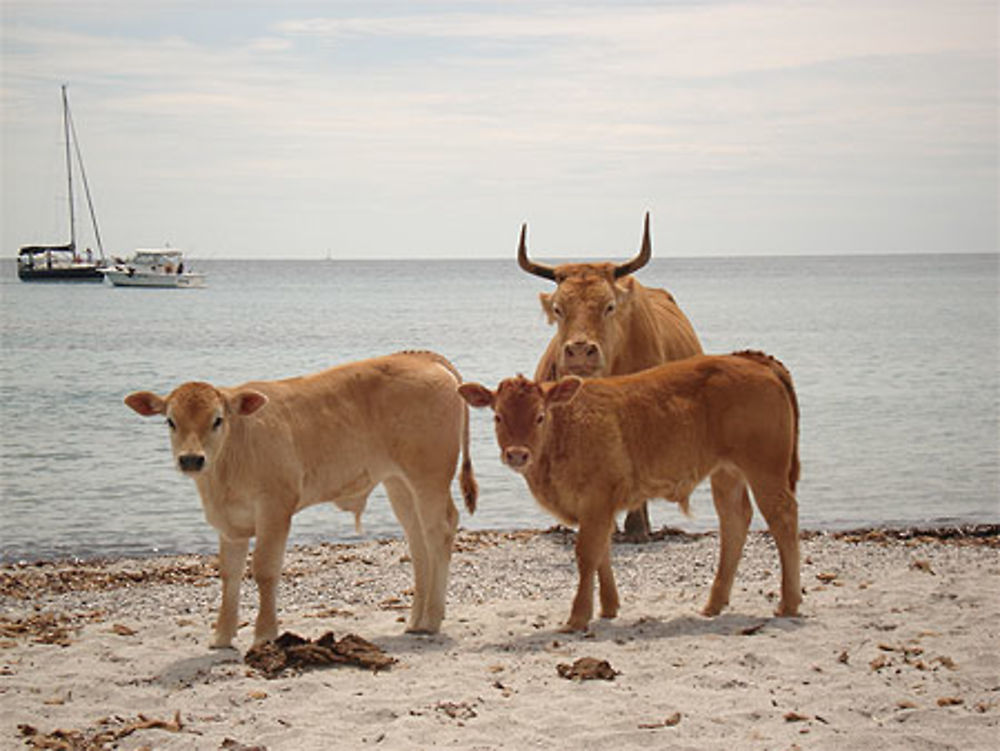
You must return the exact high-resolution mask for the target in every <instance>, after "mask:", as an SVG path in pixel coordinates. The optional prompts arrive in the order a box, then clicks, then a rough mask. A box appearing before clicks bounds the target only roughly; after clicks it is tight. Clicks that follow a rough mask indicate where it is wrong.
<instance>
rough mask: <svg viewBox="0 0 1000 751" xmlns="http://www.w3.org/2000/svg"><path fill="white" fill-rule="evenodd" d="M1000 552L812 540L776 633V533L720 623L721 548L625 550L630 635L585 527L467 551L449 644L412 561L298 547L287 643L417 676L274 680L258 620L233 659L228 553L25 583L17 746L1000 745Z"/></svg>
mask: <svg viewBox="0 0 1000 751" xmlns="http://www.w3.org/2000/svg"><path fill="white" fill-rule="evenodd" d="M980 532H981V533H982V530H980ZM998 544H1000V539H998V537H997V532H996V529H995V528H994V529H993V530H991V531H987V532H986V533H985V534H980V535H979V536H975V537H971V536H968V535H965V536H962V535H960V536H958V537H953V538H950V539H940V538H939V537H929V536H928V537H923V536H920V535H912V534H902V535H895V534H884V533H872V534H867V535H866V534H864V533H856V534H846V535H845V534H840V535H831V534H810V535H806V536H805V539H803V542H802V553H803V571H802V580H803V584H804V587H805V590H806V591H805V599H804V603H803V608H802V616H801V617H800V618H794V619H775V618H772V617H771V610H772V608H773V606H774V603H775V602H776V591H777V587H778V577H777V571H778V562H777V554H776V552H775V550H774V548H773V545H772V542H771V540H770V538H769V537H768V536H767V535H766V534H762V533H752V534H751V538H750V540H749V541H748V543H747V549H746V552H745V554H744V558H743V561H742V563H741V566H740V571H739V573H738V575H737V579H736V586H735V588H734V593H733V601H732V603H731V606H730V608H729V609H728V610H727V611H726V612H725V613H724V614H723V615H721V616H719V617H717V618H712V619H709V618H704V617H702V616H700V615H699V614H698V611H699V609H700V608H701V606H702V605H703V604H704V602H705V600H706V598H707V596H708V588H709V584H710V582H711V578H712V574H713V571H714V566H715V557H716V554H717V539H716V537H715V536H714V535H707V536H700V537H691V536H681V535H677V536H673V535H668V536H666V537H665V538H664V539H662V540H660V541H657V542H652V543H647V544H643V545H631V544H617V545H615V547H614V552H613V555H614V559H613V566H614V570H615V573H616V576H617V580H618V586H619V591H620V593H621V598H622V608H621V614H620V616H619V617H618V618H617V619H615V620H605V621H597V622H595V623H594V624H593V626H592V628H591V630H590V631H589V632H588V633H586V634H582V635H566V634H562V633H559V631H558V628H559V626H560V625H561V624H562V622H563V621H564V620H565V618H566V616H567V614H568V611H569V604H570V599H571V597H572V594H573V590H574V586H575V581H576V572H575V566H574V561H573V554H572V536H571V534H570V533H567V532H566V531H560V530H556V531H549V532H546V533H541V532H528V531H526V532H514V533H499V532H485V533H482V532H480V533H469V532H460V534H459V536H458V540H457V544H456V551H455V553H454V556H453V559H452V567H451V583H450V587H449V597H448V613H447V616H446V619H445V623H444V626H443V629H442V632H441V633H440V634H438V635H435V636H415V635H406V634H404V633H403V625H404V624H403V622H402V621H403V619H404V617H405V615H406V612H407V608H408V604H409V597H410V593H409V587H410V586H411V583H412V580H411V573H410V564H409V560H408V557H407V551H406V546H405V544H404V543H403V542H402V541H400V540H372V541H368V542H364V543H361V544H357V545H349V546H348V545H323V546H318V547H309V548H295V549H293V550H290V551H289V554H288V556H287V559H286V564H285V576H284V579H283V582H282V588H281V591H280V594H279V612H280V616H281V619H282V621H281V628H282V630H287V631H291V632H294V633H296V634H299V635H301V636H303V637H306V638H309V639H316V638H318V637H320V636H321V635H322V634H324V633H326V632H333V633H334V635H335V637H336V638H338V639H339V638H341V637H343V636H346V635H347V634H350V633H353V634H357V635H359V636H361V637H363V638H364V639H367V640H369V641H371V642H373V643H374V644H376V645H377V646H378V647H380V648H381V649H382V650H383V651H384V652H385V653H386V654H387V655H388V656H389V657H391V658H393V659H395V661H396V662H395V663H394V664H392V665H391V666H390V667H388V668H386V669H383V670H379V671H372V670H368V669H363V668H359V667H354V666H344V665H333V666H326V667H315V668H308V669H292V670H288V671H285V672H283V673H281V674H280V675H278V676H277V677H273V678H272V677H268V676H266V675H264V674H263V673H262V672H261V671H260V670H258V669H255V668H253V667H251V666H249V665H247V664H246V663H245V662H244V660H243V658H244V653H245V651H246V650H247V648H248V647H249V642H250V638H251V632H252V627H251V626H246V625H244V627H243V628H242V629H241V630H240V633H239V637H238V639H237V644H238V647H239V649H238V650H221V651H210V650H209V649H208V647H207V645H208V642H209V638H210V633H211V624H212V622H213V620H214V617H215V609H216V607H217V604H218V597H219V593H218V583H217V580H216V576H215V567H214V560H213V559H212V558H211V557H198V556H185V557H171V558H154V559H145V560H122V561H111V562H100V563H84V564H76V565H71V564H65V563H43V564H36V565H24V566H6V567H2V568H0V608H2V609H0V647H2V648H0V715H2V718H3V722H2V723H0V748H5V749H6V748H11V749H17V748H45V749H97V748H119V749H129V750H134V749H244V751H247V750H249V749H268V750H269V751H279V750H284V749H289V750H291V749H333V748H337V749H345V748H393V749H396V748H403V749H407V748H413V749H424V748H429V747H449V748H462V749H493V748H509V749H524V748H541V749H561V748H570V747H572V748H581V749H586V748H609V747H610V748H676V749H701V750H703V749H726V751H730V750H731V749H734V748H740V749H744V748H747V749H797V748H801V749H847V748H871V747H878V748H879V749H883V750H884V749H924V748H926V749H932V748H933V749H946V748H956V749H958V748H961V749H964V750H967V749H986V748H995V747H996V746H995V744H996V742H997V739H998V738H1000V556H998V547H997V546H998ZM255 614H256V590H255V588H254V586H253V583H252V581H249V580H248V581H247V582H246V583H245V585H244V594H243V611H242V615H243V619H244V621H252V618H253V617H254V616H255ZM581 658H593V659H594V660H596V661H606V662H607V663H608V664H607V665H606V666H604V671H603V672H604V677H603V678H595V679H593V680H580V679H576V680H574V679H571V678H567V677H564V676H563V675H562V674H561V673H566V674H570V669H571V668H572V666H573V665H574V664H575V663H576V662H577V661H578V660H580V659H581ZM560 666H564V667H562V669H561V670H560Z"/></svg>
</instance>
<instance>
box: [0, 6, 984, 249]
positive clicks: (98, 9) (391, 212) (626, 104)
mask: <svg viewBox="0 0 1000 751" xmlns="http://www.w3.org/2000/svg"><path fill="white" fill-rule="evenodd" d="M0 7H2V13H3V15H2V51H0V58H2V59H0V62H2V91H0V120H2V122H0V126H2V130H0V133H2V173H3V176H2V194H3V195H2V217H0V218H2V237H3V254H4V255H5V256H9V257H13V256H14V255H15V253H16V249H17V247H18V246H19V245H22V244H27V243H39V242H56V241H62V240H63V239H64V236H65V235H66V234H67V230H66V224H67V220H66V217H65V210H64V205H63V203H64V201H65V185H64V177H63V172H62V170H63V164H62V161H61V158H62V156H61V152H60V148H61V145H60V139H61V123H60V116H61V115H60V106H61V105H60V100H59V85H60V84H62V83H67V84H69V92H70V102H71V107H72V110H73V114H74V117H75V121H76V127H77V132H78V134H79V137H80V142H81V147H82V149H83V156H84V160H85V164H86V168H87V173H88V178H89V180H90V185H91V188H92V190H93V193H94V197H95V201H96V208H97V212H98V217H99V220H100V223H101V229H102V233H103V235H104V241H105V247H106V249H107V250H110V251H111V252H113V253H115V254H125V253H128V252H131V251H132V250H133V249H134V248H135V247H137V246H150V245H161V244H164V243H170V244H171V245H174V246H177V247H182V248H184V249H186V250H187V251H188V253H189V254H190V255H192V256H194V257H202V258H265V257H274V258H280V257H288V258H293V257H294V258H323V257H326V256H327V254H329V255H330V256H332V257H334V258H381V257H429V256H448V257H470V258H474V257H497V256H508V255H510V254H512V253H513V252H514V249H515V247H516V242H517V233H518V230H519V227H520V224H521V222H523V221H527V222H528V223H529V237H530V242H531V246H532V249H533V250H534V251H535V252H536V253H537V254H538V255H539V256H540V257H549V258H557V257H569V256H582V257H601V256H603V257H621V256H623V255H626V254H629V253H631V252H633V251H634V250H635V248H636V246H637V244H638V241H639V236H640V231H641V220H642V215H643V213H644V212H645V211H647V210H649V211H650V212H651V214H652V223H653V243H654V252H655V253H656V254H657V255H666V254H673V255H684V256H697V255H722V254H725V255H730V254H772V253H774V254H786V253H833V254H841V253H879V252H956V251H977V252H984V251H986V252H996V251H997V177H998V175H997V160H998V152H997V138H998V136H997V132H998V131H997V127H998V123H997V107H998V99H997V28H998V27H997V21H998V19H997V6H996V3H995V0H982V1H980V0H898V1H890V0H827V1H823V0H820V1H817V2H804V1H803V2H797V1H795V0H789V1H787V2H763V1H753V2H751V1H746V2H741V1H740V0H733V1H732V2H694V1H693V0H692V1H690V2H686V1H684V0H675V1H674V2H632V3H629V2H613V1H611V0H609V1H608V2H575V3H544V2H452V3H416V2H371V1H369V2H362V1H360V0H359V1H355V2H310V1H309V0H282V1H281V2H263V1H261V0H258V1H257V2H242V3H236V2H218V1H216V2H205V0H197V2H182V1H178V2H167V1H166V0H154V1H152V2H147V1H145V0H122V1H120V2H119V1H118V0H107V1H105V2H99V3H98V2H88V1H87V0H75V1H72V0H64V1H62V2H51V1H50V0H2V4H0Z"/></svg>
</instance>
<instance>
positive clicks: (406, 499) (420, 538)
mask: <svg viewBox="0 0 1000 751" xmlns="http://www.w3.org/2000/svg"><path fill="white" fill-rule="evenodd" d="M385 489H386V491H387V494H388V496H389V503H390V504H391V505H392V511H393V513H394V514H395V515H396V518H397V519H398V520H399V523H400V525H401V526H402V527H403V533H404V534H405V535H406V542H407V545H408V546H409V548H410V562H411V563H412V565H413V605H412V606H411V608H410V621H409V623H408V624H407V626H406V630H407V631H410V632H413V631H419V630H420V623H421V620H422V618H423V614H424V610H425V609H426V602H427V567H428V564H427V546H426V545H425V544H424V532H423V529H421V527H420V520H419V519H418V518H417V511H416V508H414V503H413V494H412V493H410V491H409V489H408V488H407V487H406V484H405V483H404V482H403V481H402V480H398V479H395V478H392V479H388V480H386V481H385Z"/></svg>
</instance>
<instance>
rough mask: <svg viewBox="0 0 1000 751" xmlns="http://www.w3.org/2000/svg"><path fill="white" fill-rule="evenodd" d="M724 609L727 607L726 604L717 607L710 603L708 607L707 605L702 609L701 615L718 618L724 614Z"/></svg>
mask: <svg viewBox="0 0 1000 751" xmlns="http://www.w3.org/2000/svg"><path fill="white" fill-rule="evenodd" d="M724 607H726V606H725V605H724V604H723V605H716V604H714V603H711V602H710V603H708V605H706V606H705V607H703V608H702V609H701V614H702V615H703V616H705V617H706V618H714V617H715V616H717V615H718V614H719V613H721V612H722V609H723V608H724Z"/></svg>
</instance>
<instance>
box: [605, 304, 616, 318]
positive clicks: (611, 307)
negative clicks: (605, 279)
mask: <svg viewBox="0 0 1000 751" xmlns="http://www.w3.org/2000/svg"><path fill="white" fill-rule="evenodd" d="M614 312H615V304H614V303H613V302H609V303H608V307H606V308H605V309H604V315H606V316H609V315H611V314H612V313H614Z"/></svg>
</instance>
